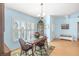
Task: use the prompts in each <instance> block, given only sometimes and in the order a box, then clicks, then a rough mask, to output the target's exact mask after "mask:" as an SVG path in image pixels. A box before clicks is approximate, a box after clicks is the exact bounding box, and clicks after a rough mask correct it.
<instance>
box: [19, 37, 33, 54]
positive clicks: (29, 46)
mask: <svg viewBox="0 0 79 59" xmlns="http://www.w3.org/2000/svg"><path fill="white" fill-rule="evenodd" d="M19 43H20V46H21V53H20V55H22V54H24V53H25V54H26V55H28V54H27V52H28V51H29V50H31V51H32V54H31V55H34V53H33V45H32V44H31V43H28V42H25V41H24V40H23V39H21V38H20V39H19Z"/></svg>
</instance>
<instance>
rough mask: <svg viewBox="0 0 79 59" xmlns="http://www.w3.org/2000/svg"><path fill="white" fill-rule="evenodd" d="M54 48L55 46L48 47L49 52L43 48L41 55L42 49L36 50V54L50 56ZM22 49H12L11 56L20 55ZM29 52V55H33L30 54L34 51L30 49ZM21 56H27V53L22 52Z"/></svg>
mask: <svg viewBox="0 0 79 59" xmlns="http://www.w3.org/2000/svg"><path fill="white" fill-rule="evenodd" d="M54 49H55V46H51V47H49V48H48V49H47V52H45V50H44V49H42V55H41V50H39V51H36V52H35V54H34V56H50V54H51V52H52V51H53V50H54ZM20 51H21V50H20V49H17V50H15V51H12V52H11V56H20ZM28 53H29V55H27V56H32V55H30V54H31V53H32V52H31V51H29V52H28ZM21 56H26V55H25V54H22V55H21Z"/></svg>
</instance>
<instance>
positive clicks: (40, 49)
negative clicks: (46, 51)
mask: <svg viewBox="0 0 79 59" xmlns="http://www.w3.org/2000/svg"><path fill="white" fill-rule="evenodd" d="M40 50H41V56H42V47H40Z"/></svg>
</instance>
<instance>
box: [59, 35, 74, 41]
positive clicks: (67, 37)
mask: <svg viewBox="0 0 79 59" xmlns="http://www.w3.org/2000/svg"><path fill="white" fill-rule="evenodd" d="M59 38H60V39H65V40H73V37H72V36H71V35H60V37H59Z"/></svg>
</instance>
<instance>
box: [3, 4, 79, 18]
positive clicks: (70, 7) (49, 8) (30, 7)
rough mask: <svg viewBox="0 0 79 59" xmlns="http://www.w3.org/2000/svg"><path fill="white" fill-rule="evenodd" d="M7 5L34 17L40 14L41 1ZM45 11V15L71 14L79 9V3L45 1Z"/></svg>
mask: <svg viewBox="0 0 79 59" xmlns="http://www.w3.org/2000/svg"><path fill="white" fill-rule="evenodd" d="M5 5H6V6H7V7H9V8H13V9H16V10H18V11H21V12H23V13H26V14H29V15H31V16H34V17H39V16H40V12H41V6H40V3H7V4H5ZM43 11H44V15H53V16H55V15H56V16H61V15H69V14H71V13H74V12H77V11H79V3H44V5H43Z"/></svg>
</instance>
